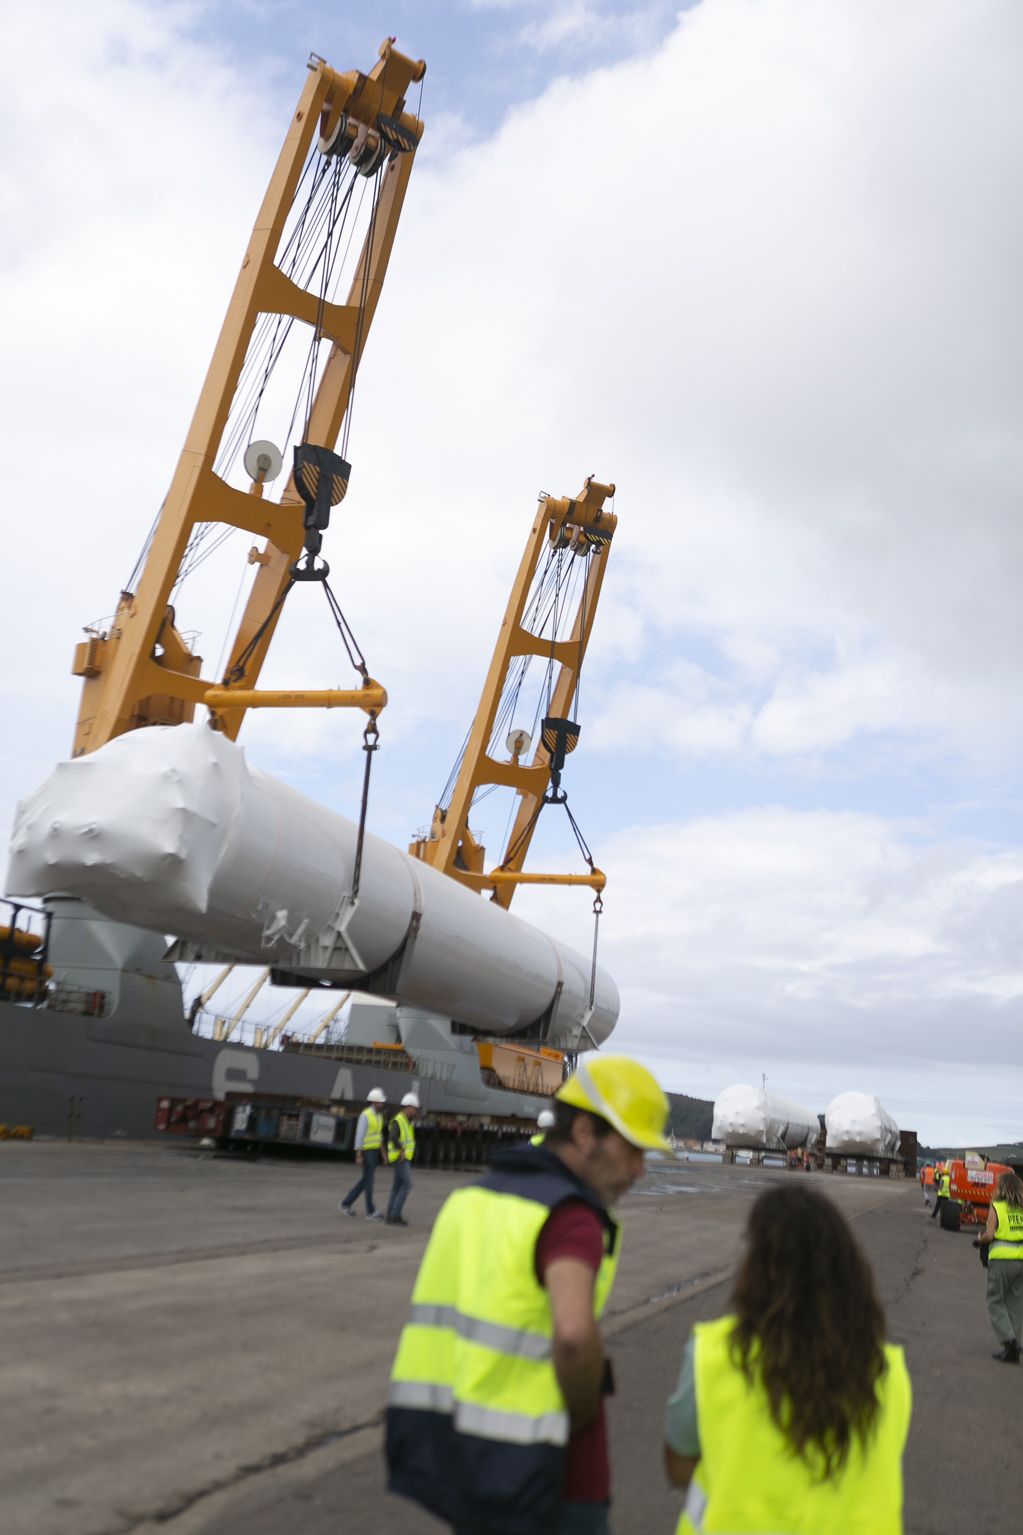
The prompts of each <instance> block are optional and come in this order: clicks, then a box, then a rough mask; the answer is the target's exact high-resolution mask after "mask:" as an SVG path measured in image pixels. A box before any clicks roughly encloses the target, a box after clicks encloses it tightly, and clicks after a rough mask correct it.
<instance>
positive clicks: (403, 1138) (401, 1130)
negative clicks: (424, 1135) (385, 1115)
mask: <svg viewBox="0 0 1023 1535" xmlns="http://www.w3.org/2000/svg"><path fill="white" fill-rule="evenodd" d="M391 1124H392V1125H397V1126H398V1145H397V1146H393V1145H389V1146H388V1147H387V1160H388V1162H397V1161H400V1159H401V1154H402V1152H404V1153H405V1161H406V1162H411V1161H412V1158H413V1157H414V1156H415V1154H416V1132H415V1131H414V1130H413V1128H412V1126H411V1124H410V1123H409V1121H408V1119H406V1117H405V1115H404V1114H395V1116H394V1118H393V1119H392V1120H391Z"/></svg>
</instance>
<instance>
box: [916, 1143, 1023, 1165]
mask: <svg viewBox="0 0 1023 1535" xmlns="http://www.w3.org/2000/svg"><path fill="white" fill-rule="evenodd" d="M964 1151H979V1152H980V1153H981V1155H982V1156H985V1157H989V1158H990V1160H991V1161H992V1162H1007V1163H1016V1162H1023V1141H1012V1142H1009V1143H1006V1142H1004V1141H1003V1142H1002V1144H1001V1145H1000V1146H982V1145H980V1143H979V1142H974V1143H973V1144H971V1145H969V1146H921V1147H920V1149H919V1153H918V1155H919V1159H920V1161H921V1162H944V1161H946V1160H947V1159H948V1158H949V1157H961V1156H962V1154H963V1152H964Z"/></svg>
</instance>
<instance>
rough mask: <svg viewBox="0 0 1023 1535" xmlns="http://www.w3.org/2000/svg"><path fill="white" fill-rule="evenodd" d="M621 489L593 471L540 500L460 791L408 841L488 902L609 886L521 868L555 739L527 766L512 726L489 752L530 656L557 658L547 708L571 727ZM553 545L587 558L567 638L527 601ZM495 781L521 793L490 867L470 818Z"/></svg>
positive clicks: (595, 878)
mask: <svg viewBox="0 0 1023 1535" xmlns="http://www.w3.org/2000/svg"><path fill="white" fill-rule="evenodd" d="M614 491H615V487H614V486H613V485H601V484H598V482H597V481H595V480H594V479H593V478H592V476H591V477H590V478H588V479H587V480H586V482H585V484H584V485H583V488H582V490H581V491H580V493H579V495H578V496H576V497H575V498H574V499H570V498H568V497H553V496H544V497H541V499H540V503H539V506H538V507H537V513H536V518H535V520H534V522H533V526H532V528H531V529H530V533H529V538H528V540H527V542H526V548H525V552H524V553H523V556H522V561H521V563H520V565H519V570H518V575H517V576H516V578H515V585H514V586H513V588H512V593H511V596H510V598H509V600H508V607H507V609H506V611H505V615H504V622H503V623H502V625H501V630H500V634H499V635H498V640H497V645H496V646H495V648H494V654H493V658H492V660H491V662H490V669H489V671H488V672H487V678H486V681H485V683H484V685H483V692H482V695H481V697H480V703H479V708H478V709H477V711H476V715H475V718H474V720H473V723H472V727H471V729H470V731H469V736H468V739H467V742H466V746H465V750H464V753H463V755H462V760H461V764H460V767H459V770H458V775H457V778H456V781H455V786H454V789H453V792H452V794H451V797H450V799H449V801H448V803H447V804H446V805H438V806H437V807H436V809H435V810H434V813H433V823H432V826H431V828H430V835H429V836H428V837H419V838H417V839H416V840H415V841H414V842H412V843H411V844H410V847H409V852H410V853H412V854H413V856H414V857H416V858H422V859H423V860H424V862H426V863H430V864H432V865H433V867H434V868H435V869H440V870H441V872H442V873H444V874H450V875H451V877H452V878H453V879H457V880H460V881H461V882H462V884H464V885H469V886H470V887H471V888H472V889H474V890H481V891H482V890H490V891H492V895H491V900H492V901H495V902H496V903H497V904H498V905H499V906H503V907H505V908H507V907H508V906H509V905H510V903H511V899H512V896H513V895H514V893H515V887H516V885H517V884H523V883H533V884H581V885H589V886H591V887H592V888H593V889H595V890H597V891H600V890H602V889H603V886H604V876H603V874H602V873H601V872H600V870H599V869H594V870H592V871H591V873H589V874H523V873H522V866H523V864H524V863H525V860H526V855H527V853H528V852H529V845H530V842H531V840H532V835H533V828H534V825H535V818H536V813H537V810H538V808H539V806H540V804H541V803H542V801H543V798H544V796H545V795H546V794H547V792H548V790H549V788H550V786H551V777H552V772H551V770H552V752H553V750H554V743H553V741H545V740H544V739H543V737H542V736H541V739H540V740H539V741H538V743H537V746H536V750H535V752H534V754H533V758H532V761H531V762H528V763H525V762H521V761H520V760H519V753H518V752H517V751H515V750H514V749H513V747H514V744H515V739H514V738H515V733H514V732H513V733H512V737H511V742H512V745H511V746H510V748H509V750H510V757H509V760H507V761H499V760H497V759H496V758H495V757H494V756H492V755H491V754H490V750H489V747H490V745H491V742H492V737H493V734H494V726H495V721H496V718H497V714H498V708H499V705H500V702H501V699H502V697H503V695H504V692H505V688H506V686H507V683H508V677H509V672H510V670H511V668H512V666H513V665H514V663H515V662H516V660H518V659H519V658H520V657H523V656H537V657H540V658H542V659H545V660H547V661H548V662H550V663H556V664H557V668H558V670H557V676H556V678H555V679H554V681H553V686H552V690H551V695H550V707H549V710H548V714H549V716H551V717H556V719H557V720H558V721H559V722H563V723H564V724H565V725H568V724H569V723H570V722H569V721H567V719H566V716H567V714H568V711H569V709H570V708H571V706H572V700H573V698H574V697H575V694H576V690H577V687H578V683H579V673H580V670H581V668H582V664H583V658H584V657H585V655H586V647H587V645H588V643H589V639H590V633H591V631H592V628H593V617H594V614H595V612H596V609H597V601H598V599H599V596H600V589H601V586H602V585H603V581H604V572H605V570H606V569H607V561H608V554H609V551H610V548H611V539H612V537H613V535H614V531H615V528H616V527H617V525H618V519H617V517H616V516H615V514H614V512H612V511H611V510H610V509H609V508H608V507H606V506H605V504H604V503H605V502H606V501H607V500H608V499H610V498H612V497H613V496H614ZM548 548H551V549H554V550H565V551H568V552H569V553H570V556H571V557H572V558H581V559H584V560H586V561H588V569H587V570H586V574H585V577H584V580H583V582H582V589H581V592H580V594H579V598H578V602H577V606H576V611H575V615H574V618H573V620H572V624H571V629H570V631H569V633H568V637H567V638H565V639H558V638H557V637H556V636H552V637H550V638H548V637H547V636H544V635H540V634H537V633H535V632H533V631H530V630H528V629H526V628H525V627H524V618H525V611H526V603H527V599H528V597H529V594H530V591H531V589H532V586H533V582H534V578H535V576H536V572H537V567H538V565H539V563H540V558H541V556H542V554H543V553H544V551H545V549H548ZM574 744H575V740H574V739H572V741H571V744H570V745H568V748H567V749H568V750H571V749H572V746H574ZM491 784H500V785H507V786H508V787H510V788H513V789H515V790H516V791H517V793H518V795H519V804H518V808H517V811H516V815H515V820H514V822H513V825H512V828H511V831H510V833H509V836H508V841H507V845H506V847H505V851H504V856H503V858H502V859H501V862H500V863H499V864H498V865H496V867H495V868H493V869H492V870H491V871H490V872H489V873H487V872H486V870H485V867H484V864H485V860H486V849H485V848H484V847H482V846H481V845H480V843H479V842H478V841H477V840H476V838H475V837H474V836H473V834H472V831H471V830H470V828H469V814H470V811H471V808H472V803H473V799H474V797H475V796H476V795H477V793H478V791H479V790H480V789H481V788H485V787H487V786H489V785H491Z"/></svg>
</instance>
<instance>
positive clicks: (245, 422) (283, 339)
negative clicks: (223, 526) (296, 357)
mask: <svg viewBox="0 0 1023 1535" xmlns="http://www.w3.org/2000/svg"><path fill="white" fill-rule="evenodd" d="M314 158H315V157H313V156H311V157H310V159H309V160H308V161H307V162H306V170H305V171H304V172H303V176H302V181H303V182H304V181H305V179H306V176H307V175H308V172H309V167H310V166H311V165H312V164H313V162H314ZM326 163H327V162H325V161H324V160H323V159H322V157H321V158H320V163H319V166H318V167H317V171H316V175H315V176H314V177H313V178H312V186H311V188H310V191H309V193H308V194H307V197H306V201H305V204H304V205H303V207H302V209H301V211H300V213H299V215H298V218H297V219H296V222H295V226H294V228H293V229H292V231H291V234H290V235H289V237H288V240H287V243H286V245H285V247H284V251H283V253H282V257H281V260H280V261H278V263H277V265H278V268H279V270H280V271H281V272H282V273H283V275H284V276H285V277H287V278H288V279H289V280H290V281H292V282H294V283H295V285H296V286H297V287H300V288H304V287H305V285H306V281H307V275H306V273H305V272H304V271H303V262H306V261H309V259H310V257H311V258H312V268H311V270H315V265H316V260H317V251H316V242H317V240H318V237H319V233H320V230H321V227H322V225H323V222H324V220H325V218H326V217H327V214H328V212H329V197H328V196H325V195H324V191H323V182H324V179H325V176H326ZM301 184H302V183H301V182H300V187H301ZM296 201H297V195H296ZM311 208H314V209H315V211H314V213H313V215H312V217H310V209H311ZM293 324H294V316H292V315H281V314H264V315H263V316H262V317H261V319H260V322H259V325H258V326H257V328H256V330H255V331H254V333H253V336H252V338H251V340H250V343H249V348H248V354H247V356H246V359H245V363H244V365H243V368H242V372H241V375H240V376H239V381H238V386H237V388H236V391H235V398H234V401H233V402H232V406H231V417H230V421H229V427H228V430H227V431H225V433H224V438H223V440H222V442H221V447H220V451H219V453H218V455H217V462H216V465H215V471H216V472H217V473H218V474H221V476H223V475H224V474H225V472H226V470H227V469H228V467H229V466H230V464H231V463H232V462H233V461H234V458H235V456H236V454H237V452H238V449H239V447H240V446H241V443H242V441H246V442H250V441H251V440H252V434H253V431H254V429H255V422H256V419H257V417H258V414H259V407H260V405H261V403H262V400H263V396H264V393H265V391H266V388H267V385H268V383H269V380H270V377H271V375H272V373H273V371H274V369H275V368H276V365H277V363H278V361H279V360H280V356H281V353H282V352H283V349H284V347H285V345H286V344H287V340H288V337H289V335H290V334H291V329H292V326H293ZM264 354H265V357H264ZM259 374H261V378H260V381H259V383H258V385H257V383H256V376H257V375H259Z"/></svg>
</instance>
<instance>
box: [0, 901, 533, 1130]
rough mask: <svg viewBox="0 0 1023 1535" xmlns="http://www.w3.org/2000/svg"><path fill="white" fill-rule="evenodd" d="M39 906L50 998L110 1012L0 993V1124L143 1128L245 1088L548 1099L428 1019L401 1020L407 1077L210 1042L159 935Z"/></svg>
mask: <svg viewBox="0 0 1023 1535" xmlns="http://www.w3.org/2000/svg"><path fill="white" fill-rule="evenodd" d="M47 906H48V907H49V908H50V910H51V912H52V917H53V921H52V927H51V937H50V955H49V957H50V962H51V964H52V965H53V968H54V976H55V981H56V983H57V991H58V995H59V994H60V993H61V992H63V994H64V995H65V996H67V995H69V994H71V993H77V994H81V995H84V996H91V995H93V994H94V993H96V992H100V993H102V995H103V997H104V1004H103V1005H104V1009H105V1016H103V1017H88V1016H84V1015H83V1014H82V1013H80V1012H77V1013H76V1012H69V1011H55V1010H52V1009H51V1008H49V1007H31V1006H29V1005H28V1004H26V1003H18V1002H11V1001H6V1000H0V1124H8V1125H10V1124H28V1125H32V1126H33V1127H34V1129H35V1131H36V1133H37V1134H46V1135H67V1134H69V1133H70V1134H74V1135H90V1136H115V1135H124V1136H130V1137H139V1136H151V1135H153V1134H155V1133H156V1132H155V1131H154V1119H155V1115H156V1104H157V1099H159V1098H161V1097H170V1098H223V1097H224V1096H225V1095H226V1094H228V1093H252V1094H261V1095H264V1094H266V1095H274V1096H277V1095H288V1096H292V1095H294V1096H301V1097H306V1098H321V1099H331V1100H334V1101H335V1102H344V1103H350V1104H352V1105H356V1104H359V1103H364V1102H365V1100H366V1094H367V1093H368V1091H369V1089H370V1088H371V1087H382V1088H383V1089H384V1091H385V1092H386V1094H387V1099H388V1102H389V1103H391V1104H393V1105H397V1104H398V1103H399V1102H400V1099H401V1097H402V1095H403V1094H404V1093H406V1092H409V1091H410V1090H412V1089H414V1090H415V1091H416V1093H417V1094H418V1095H419V1098H420V1102H421V1104H422V1110H423V1117H424V1118H429V1116H431V1115H472V1116H478V1117H482V1116H487V1117H495V1118H508V1117H514V1118H517V1119H521V1120H522V1121H523V1124H524V1127H525V1126H526V1125H527V1124H528V1122H529V1121H530V1120H535V1118H536V1115H537V1114H538V1113H539V1111H540V1109H542V1108H543V1107H544V1106H545V1104H546V1102H547V1100H546V1099H544V1098H541V1097H538V1096H536V1095H533V1094H525V1093H520V1092H512V1091H507V1090H504V1089H500V1088H492V1087H488V1086H486V1085H485V1084H484V1083H483V1081H482V1079H481V1077H480V1071H479V1060H478V1056H477V1054H476V1051H475V1048H474V1046H473V1044H472V1041H471V1040H470V1039H467V1038H463V1037H460V1036H457V1035H453V1034H452V1033H451V1031H450V1028H449V1026H448V1025H447V1024H446V1023H445V1021H444V1020H442V1019H438V1018H436V1017H435V1016H433V1015H429V1014H412V1015H409V1016H407V1017H406V1018H405V1019H404V1020H402V1022H401V1025H400V1032H401V1037H402V1041H403V1043H404V1045H405V1049H406V1052H407V1053H408V1054H409V1055H410V1056H411V1057H412V1059H413V1060H414V1061H415V1063H416V1071H415V1072H414V1073H413V1072H404V1071H394V1070H387V1071H381V1070H380V1069H379V1068H377V1067H375V1066H373V1065H361V1064H356V1063H351V1062H349V1061H346V1060H344V1059H343V1057H341V1056H337V1057H332V1056H331V1055H329V1054H319V1053H311V1052H310V1053H304V1052H302V1051H296V1050H266V1049H258V1048H256V1047H255V1046H252V1045H248V1044H243V1043H236V1042H234V1041H228V1042H226V1043H225V1042H223V1041H217V1040H212V1039H204V1038H202V1037H200V1036H199V1035H196V1034H193V1033H192V1031H191V1029H190V1028H189V1025H188V1023H187V1022H186V1019H185V1016H184V1009H183V1005H182V996H181V986H180V982H179V980H178V976H177V972H176V970H175V969H174V967H173V966H171V965H169V964H167V963H166V961H165V960H164V958H163V956H164V953H165V952H166V944H165V943H164V942H163V940H162V939H160V938H159V937H158V936H156V935H154V934H152V933H146V932H143V931H142V930H141V929H138V928H132V927H128V926H127V925H125V924H123V923H112V922H108V921H106V919H104V918H101V917H99V916H98V915H97V914H96V913H95V912H92V911H90V909H89V908H88V907H86V906H84V905H83V904H82V903H81V902H78V901H74V900H71V899H70V898H67V897H52V898H47Z"/></svg>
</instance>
